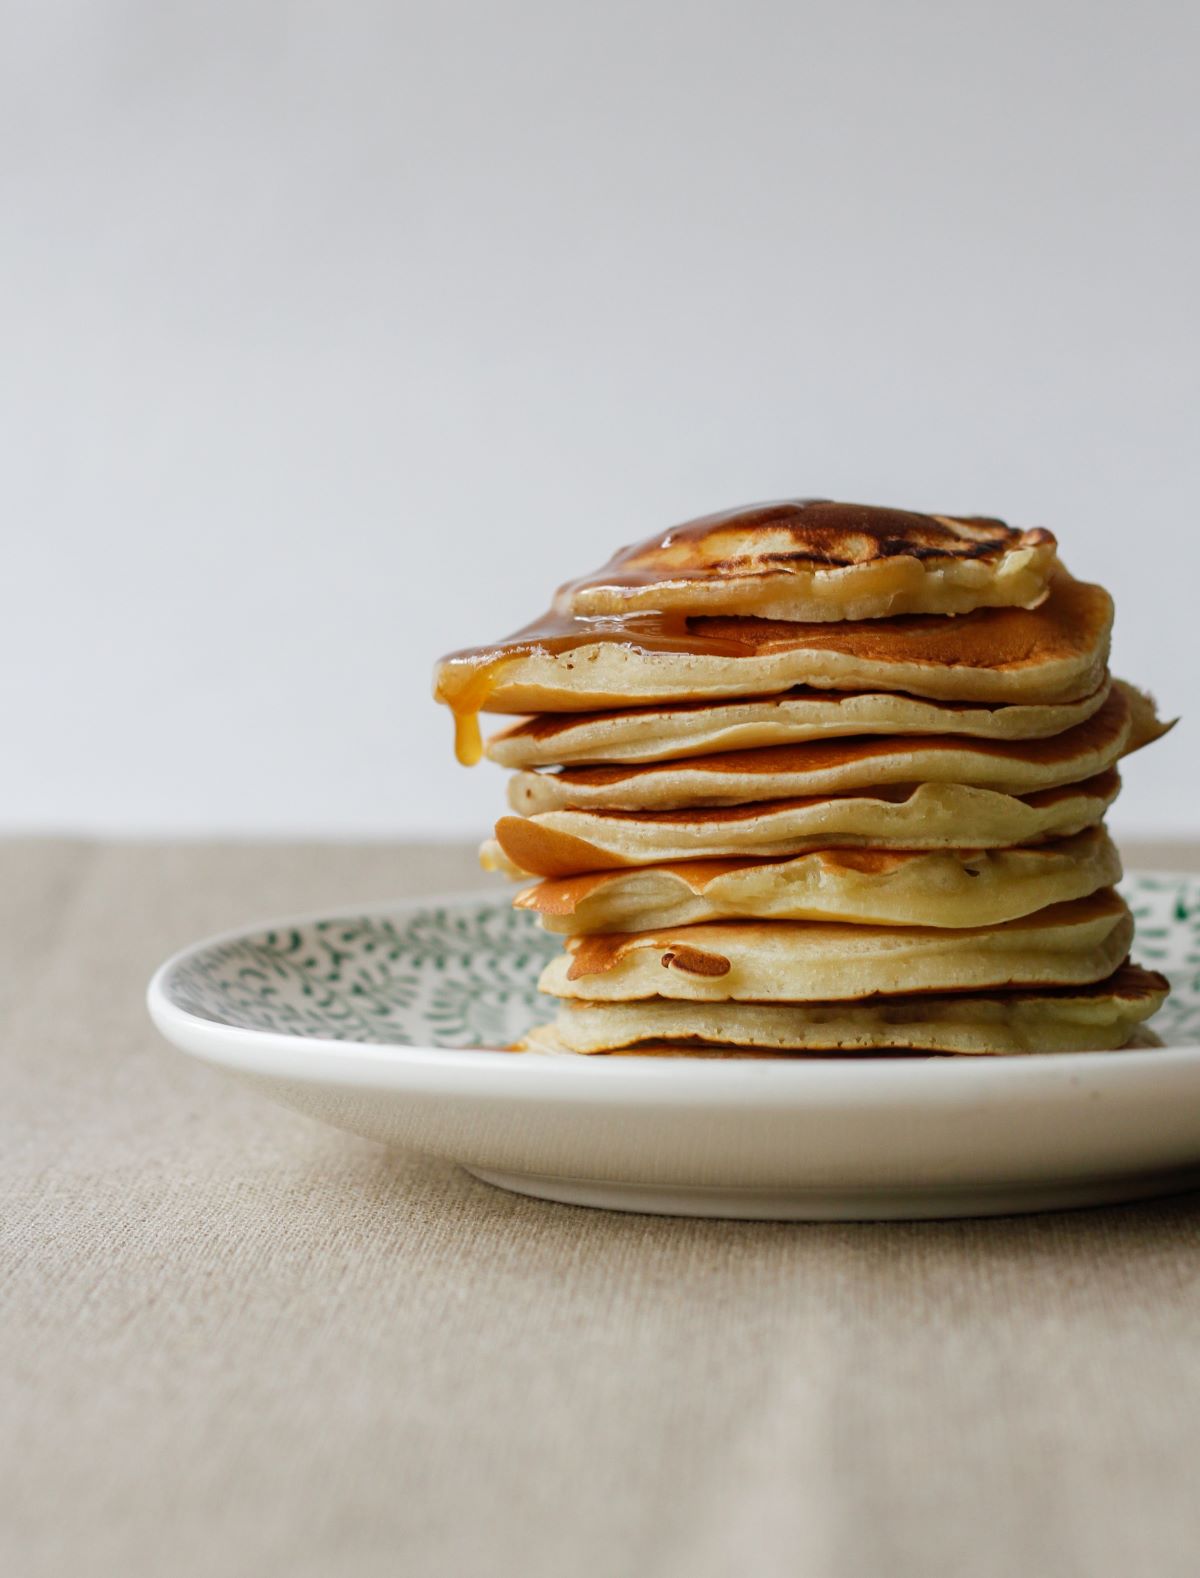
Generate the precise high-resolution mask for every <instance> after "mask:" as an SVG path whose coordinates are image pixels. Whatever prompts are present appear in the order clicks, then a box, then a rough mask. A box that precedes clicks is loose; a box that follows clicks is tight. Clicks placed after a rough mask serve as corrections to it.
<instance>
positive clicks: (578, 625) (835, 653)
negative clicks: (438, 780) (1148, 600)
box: [434, 572, 1112, 765]
mask: <svg viewBox="0 0 1200 1578" xmlns="http://www.w3.org/2000/svg"><path fill="white" fill-rule="evenodd" d="M1111 619H1112V601H1111V599H1110V598H1109V597H1108V594H1107V593H1106V592H1104V591H1103V590H1102V588H1100V587H1097V586H1091V585H1089V584H1087V583H1086V582H1081V581H1075V580H1073V579H1072V578H1071V577H1070V576H1068V575H1066V574H1065V572H1062V573H1060V574H1058V575H1057V576H1056V577H1055V579H1054V582H1053V583H1052V586H1051V591H1050V595H1049V597H1048V598H1047V599H1046V601H1045V602H1044V603H1043V604H1041V605H1040V606H1039V607H1038V608H1036V609H1023V608H980V609H976V610H975V611H974V612H972V613H968V614H962V615H959V616H957V617H955V618H947V617H945V616H944V615H938V614H908V615H902V616H899V617H897V618H894V619H888V620H871V619H865V620H848V621H840V622H833V623H829V622H820V621H814V622H799V621H798V622H792V621H787V620H778V619H754V618H748V617H744V616H740V615H720V616H708V615H705V616H695V615H687V614H685V613H683V612H681V611H679V610H672V611H670V612H666V613H657V612H631V613H627V614H621V615H599V616H580V615H572V614H568V613H563V612H560V611H558V610H556V609H551V610H550V611H549V612H548V613H547V614H545V615H544V616H543V617H542V618H541V619H540V620H535V621H534V622H533V623H532V624H529V625H526V626H525V627H524V628H523V629H522V630H518V631H517V632H516V633H515V634H514V635H512V636H508V637H506V638H504V639H503V640H501V641H497V642H493V643H491V644H490V645H487V646H481V647H468V648H464V649H462V650H460V651H457V652H452V653H450V654H449V655H448V656H446V657H445V658H443V659H442V660H441V662H440V663H439V664H438V667H437V672H436V675H435V686H434V695H435V698H436V699H437V700H438V701H441V702H444V703H445V704H446V705H447V706H449V707H450V709H451V710H452V711H453V713H454V715H455V720H456V742H457V749H458V754H459V759H460V760H461V761H463V762H465V763H467V764H468V765H470V764H473V763H474V762H477V761H478V760H479V759H480V757H481V755H482V749H483V747H482V740H481V738H480V734H479V726H478V714H479V713H480V712H486V711H493V712H497V711H498V712H505V711H509V712H511V711H516V712H525V711H530V710H546V711H587V710H592V709H594V708H596V707H597V706H607V705H624V704H625V703H626V701H627V699H628V700H633V699H641V700H643V701H646V700H655V699H661V700H688V699H698V698H693V697H691V696H689V695H688V694H686V693H683V694H681V692H680V690H679V688H678V682H677V681H676V682H675V684H674V687H673V685H672V680H671V676H670V675H669V674H666V675H664V676H663V677H662V678H663V683H661V684H660V685H658V686H657V687H656V689H655V693H654V694H653V695H648V696H642V697H640V698H625V697H622V696H615V697H614V696H612V695H610V694H608V693H607V692H602V693H599V694H598V693H597V692H596V690H595V689H594V688H591V689H589V682H588V665H589V662H590V661H591V660H592V659H593V658H594V657H595V655H596V654H597V653H598V652H599V651H601V650H603V649H604V648H606V647H613V646H616V647H620V648H624V649H626V650H627V651H628V652H629V653H631V654H638V655H645V656H647V657H648V658H649V659H650V660H651V661H653V660H654V659H656V658H659V657H663V656H679V657H683V658H694V657H711V658H717V659H729V660H731V661H732V662H734V663H737V662H739V661H741V660H744V659H754V658H776V657H787V656H788V655H790V654H792V653H801V654H803V655H804V659H805V660H807V658H808V655H809V654H812V657H813V660H814V661H819V659H820V658H821V656H822V655H826V654H828V655H831V656H832V657H833V658H838V657H841V658H849V659H852V660H855V661H861V662H865V663H869V664H875V665H878V666H879V667H880V669H881V671H882V672H881V673H880V674H878V675H876V676H875V677H874V682H875V683H877V684H883V685H885V686H886V683H887V680H886V670H887V669H888V668H889V667H892V666H894V667H895V668H896V669H897V671H898V672H899V671H900V670H903V674H904V682H903V683H895V682H893V684H892V687H891V688H893V689H897V690H902V689H909V690H911V689H913V688H914V682H913V678H912V673H913V671H914V670H915V671H924V672H928V673H931V674H936V673H937V672H938V671H940V672H941V673H943V674H944V673H946V672H948V671H949V670H967V671H969V672H970V673H971V674H972V675H975V676H978V678H979V679H980V680H981V681H982V680H983V679H987V678H989V677H990V676H993V675H995V674H997V673H1001V674H1003V673H1011V672H1014V671H1017V672H1019V671H1025V670H1029V669H1036V668H1038V666H1039V665H1042V664H1050V663H1055V662H1060V661H1063V660H1064V659H1065V660H1070V661H1072V662H1074V661H1075V660H1079V661H1080V662H1084V661H1086V662H1087V663H1088V664H1089V666H1090V669H1095V670H1096V672H1090V671H1089V672H1087V673H1085V674H1084V681H1083V682H1081V684H1080V686H1079V687H1077V689H1078V694H1079V695H1081V696H1082V695H1086V694H1088V693H1089V692H1090V691H1091V690H1093V689H1094V688H1095V686H1096V685H1097V684H1098V683H1099V680H1100V677H1101V674H1102V672H1103V665H1104V661H1105V659H1106V656H1107V636H1108V630H1109V627H1110V625H1111ZM576 654H578V656H577V657H576ZM538 657H540V658H545V659H549V660H551V661H552V662H553V663H554V665H555V680H554V686H555V690H554V695H553V696H552V698H551V699H550V702H549V703H547V702H546V700H545V698H544V695H543V694H539V695H537V696H534V695H532V694H531V692H541V693H544V691H545V682H543V681H535V682H533V683H532V684H528V683H527V684H526V685H525V687H524V688H521V687H520V686H519V685H518V687H517V688H516V690H515V691H514V693H513V694H510V695H505V694H503V691H502V688H503V685H504V683H505V674H506V671H510V672H511V671H513V670H514V669H516V668H518V667H519V666H520V665H521V664H522V662H523V660H526V659H534V658H538ZM560 664H561V666H559V665H560ZM749 677H750V676H748V678H749ZM803 680H804V676H802V675H794V676H792V677H791V678H789V679H788V680H787V682H786V685H792V684H796V683H802V682H803ZM835 683H836V682H835ZM786 685H785V687H784V688H786ZM730 686H731V688H728V689H722V691H721V693H722V694H728V695H737V694H751V693H753V691H754V689H755V688H756V686H755V684H753V683H751V684H749V685H748V684H746V683H744V682H742V681H741V680H740V677H738V676H736V674H735V675H734V677H733V678H732V679H731V681H730ZM852 688H855V689H861V688H862V687H861V686H859V685H856V686H853V687H852ZM709 694H715V693H714V692H712V691H711V690H710V691H709ZM972 699H975V698H972ZM978 699H981V700H987V699H994V698H992V697H989V696H981V697H980V698H978Z"/></svg>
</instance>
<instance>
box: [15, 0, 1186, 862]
mask: <svg viewBox="0 0 1200 1578" xmlns="http://www.w3.org/2000/svg"><path fill="white" fill-rule="evenodd" d="M1198 67H1200V8H1198V7H1197V6H1196V5H1195V4H1193V3H1190V0H1178V3H1162V0H1160V3H1155V0H1142V3H1140V4H1138V5H1136V6H1134V5H1130V4H1128V3H1127V0H1122V3H1120V4H1115V3H1111V0H1091V3H1085V0H1080V3H1070V0H1004V3H995V4H972V3H970V0H947V3H920V0H917V3H914V0H870V3H861V0H833V3H828V4H813V3H803V0H801V3H788V0H729V3H712V0H699V3H685V0H674V3H661V0H658V3H655V0H636V3H626V0H606V3H605V4H603V5H600V4H595V5H585V4H579V3H564V0H558V3H554V0H549V3H540V0H512V3H509V4H486V3H473V4H464V3H447V0H437V3H428V4H412V3H408V4H405V3H403V0H388V3H379V4H373V3H363V0H352V3H351V0H329V3H327V4H316V3H310V4H300V3H293V4H282V3H268V0H217V3H214V0H188V3H183V4H178V3H177V4H173V5H167V6H164V5H162V4H160V3H158V0H75V3H61V0H27V3H17V4H15V5H14V4H12V3H10V4H9V5H7V6H6V7H5V8H4V10H3V12H2V13H0V78H2V80H0V199H2V201H0V227H2V230H0V235H2V238H3V248H2V252H3V281H4V283H3V290H2V292H0V505H2V508H3V515H2V517H0V518H2V520H3V574H2V579H0V598H2V604H0V613H2V618H0V722H2V724H3V729H4V739H5V741H6V744H7V751H6V759H5V764H4V765H5V770H4V772H3V773H2V774H0V824H3V825H5V826H8V827H15V828H63V827H65V828H73V829H113V830H121V831H133V832H137V831H162V830H186V831H196V832H199V831H204V830H244V831H257V830H269V831H279V832H296V831H320V832H331V831H332V832H345V833H378V832H400V831H409V832H412V831H420V832H430V833H432V832H446V831H450V832H462V833H466V832H474V831H478V830H480V829H482V827H483V826H484V824H485V823H487V822H488V821H489V820H490V818H491V817H492V815H493V814H494V813H495V811H496V809H497V806H498V803H499V800H500V797H501V788H502V781H501V776H500V774H499V773H498V772H497V771H496V770H495V769H491V768H481V769H477V770H476V771H475V772H474V773H467V772H465V771H463V770H462V769H460V768H458V767H457V766H456V765H455V763H454V762H453V760H452V756H451V749H450V734H451V730H450V722H449V719H448V717H447V716H446V715H444V714H443V713H442V712H441V711H440V710H439V709H435V708H434V707H433V706H432V704H431V703H430V702H429V701H428V684H429V671H430V666H431V664H432V661H433V659H434V658H435V657H436V656H437V655H438V654H439V653H440V652H442V651H444V650H446V649H448V648H451V647H456V646H460V645H464V644H467V643H470V642H473V641H475V640H476V639H482V638H486V637H489V636H494V635H498V634H501V633H503V632H505V631H507V630H509V629H511V628H513V627H514V626H515V625H517V624H519V623H523V622H524V621H525V620H526V619H527V618H528V617H530V616H531V615H533V614H534V613H536V612H538V611H539V610H540V609H541V608H542V607H543V606H544V605H545V603H546V601H547V598H548V594H549V592H550V591H551V589H552V588H553V586H554V585H555V584H556V583H557V582H559V581H560V580H562V579H564V578H565V577H566V576H567V575H568V574H572V573H578V572H580V571H583V570H585V569H587V568H590V567H592V566H593V565H594V564H596V563H598V562H600V561H601V560H603V559H604V558H606V557H607V555H608V552H609V550H610V549H611V548H613V547H615V546H616V545H617V544H618V543H621V542H625V541H628V540H630V539H633V538H636V537H639V536H642V535H645V534H647V533H649V532H650V531H652V530H655V529H657V528H659V527H662V526H665V525H668V524H670V523H672V522H674V521H677V520H681V519H684V518H686V517H688V516H690V515H694V514H697V513H700V512H703V511H706V510H709V509H715V508H718V507H722V506H725V505H729V504H733V503H738V502H743V501H747V500H752V499H758V498H770V497H776V496H780V495H787V494H794V493H809V494H811V493H821V494H830V495H835V496H842V497H849V498H855V499H862V500H866V501H871V502H882V503H896V504H900V505H908V506H912V507H915V508H922V509H924V508H936V509H942V510H951V511H954V510H958V511H980V512H987V513H995V514H1003V515H1005V516H1007V517H1009V518H1010V519H1012V520H1014V521H1017V522H1020V523H1023V524H1046V525H1049V526H1051V527H1052V528H1053V529H1054V530H1055V531H1056V532H1057V533H1058V534H1059V537H1060V540H1061V541H1062V542H1063V543H1064V545H1065V552H1066V556H1067V558H1068V560H1069V562H1070V564H1071V566H1072V567H1073V568H1074V569H1075V571H1076V572H1077V573H1080V574H1083V575H1086V576H1090V577H1095V578H1100V579H1103V580H1105V581H1107V582H1108V583H1110V584H1111V585H1112V587H1113V588H1114V590H1115V591H1116V593H1117V597H1118V608H1119V618H1118V636H1117V645H1116V652H1117V664H1118V668H1119V670H1120V672H1122V673H1125V674H1127V675H1128V676H1130V677H1131V678H1135V679H1137V680H1140V681H1142V682H1144V683H1147V684H1149V685H1150V686H1152V687H1153V688H1154V689H1155V690H1156V691H1157V692H1158V694H1159V696H1160V699H1161V700H1162V701H1163V702H1164V703H1165V705H1166V706H1167V707H1168V708H1171V709H1174V710H1181V711H1185V712H1189V713H1190V714H1191V717H1190V718H1189V719H1188V721H1187V722H1186V723H1185V725H1184V726H1183V727H1182V728H1180V729H1179V730H1177V731H1176V733H1175V734H1174V735H1173V736H1172V737H1171V739H1170V740H1168V741H1166V742H1165V743H1163V744H1162V745H1160V746H1158V747H1157V748H1156V749H1155V751H1154V752H1153V754H1152V755H1151V756H1147V757H1146V758H1143V759H1139V760H1136V761H1134V762H1132V763H1131V764H1130V767H1129V770H1128V773H1127V791H1126V796H1125V798H1124V799H1123V800H1122V802H1121V805H1120V808H1119V813H1118V816H1117V818H1116V820H1117V822H1118V825H1119V826H1120V827H1121V828H1123V829H1125V830H1127V831H1128V830H1137V831H1146V832H1151V831H1159V832H1162V831H1176V830H1181V829H1186V828H1189V827H1190V828H1194V829H1197V830H1200V812H1198V811H1197V805H1196V796H1195V786H1196V784H1197V782H1200V744H1198V741H1200V716H1198V709H1197V708H1196V705H1195V698H1194V692H1195V689H1196V681H1197V678H1198V677H1200V664H1198V662H1197V656H1196V653H1197V640H1198V633H1200V602H1198V597H1197V584H1198V580H1200V530H1198V526H1197V509H1198V503H1200V445H1198V443H1197V436H1198V435H1197V414H1198V406H1200V401H1198V397H1200V328H1198V320H1197V311H1196V306H1197V294H1198V281H1200V215H1198V211H1197V174H1198V171H1200V111H1198V109H1197V105H1198V103H1200V100H1198V97H1197V89H1196V81H1197V70H1198Z"/></svg>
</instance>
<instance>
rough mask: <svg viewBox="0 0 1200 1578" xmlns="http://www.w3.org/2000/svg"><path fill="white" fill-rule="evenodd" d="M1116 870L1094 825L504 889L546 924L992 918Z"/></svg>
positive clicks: (596, 926)
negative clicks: (1010, 838) (1020, 838)
mask: <svg viewBox="0 0 1200 1578" xmlns="http://www.w3.org/2000/svg"><path fill="white" fill-rule="evenodd" d="M1120 877H1121V862H1120V857H1119V856H1118V854H1117V851H1116V847H1115V845H1114V844H1113V842H1112V840H1111V839H1110V838H1109V836H1108V834H1107V833H1106V832H1105V830H1104V828H1103V827H1093V828H1088V829H1087V830H1086V831H1085V832H1082V833H1077V834H1076V835H1075V837H1074V838H1064V839H1055V840H1052V841H1051V842H1049V843H1045V844H1037V845H1034V846H1033V847H1032V848H1028V849H993V850H982V849H975V850H967V849H945V850H926V851H922V852H918V851H915V850H883V849H821V850H816V851H814V852H813V853H812V854H809V855H798V856H796V857H794V858H793V859H790V860H786V859H785V860H744V859H743V860H685V861H681V862H679V863H677V864H674V865H665V866H642V867H634V868H633V869H629V870H624V871H593V872H590V873H587V874H584V875H580V876H575V877H560V878H558V879H557V880H548V881H544V882H539V883H537V884H536V886H534V887H531V888H525V889H523V890H522V891H521V892H520V893H518V894H517V896H516V898H515V899H514V900H513V904H514V907H515V908H517V909H524V910H531V911H533V912H534V913H535V914H537V915H539V916H540V917H541V921H542V925H543V926H544V927H545V929H546V930H547V931H552V932H558V933H561V934H563V935H565V936H580V935H583V934H585V933H600V932H630V931H654V930H658V929H660V928H662V927H668V926H670V927H674V926H690V925H695V924H697V923H700V922H705V921H713V920H828V921H845V922H851V923H856V924H859V925H868V926H871V925H877V926H889V925H890V926H906V925H907V926H944V927H969V926H995V925H999V924H1000V923H1001V922H1003V921H1008V920H1015V919H1016V918H1017V917H1019V916H1021V915H1030V914H1032V913H1033V912H1034V911H1035V910H1039V909H1044V908H1046V906H1047V905H1050V904H1059V903H1062V902H1064V901H1066V900H1068V899H1076V898H1083V897H1085V896H1086V895H1087V894H1089V893H1094V892H1096V891H1097V889H1099V888H1104V887H1110V886H1111V885H1112V884H1113V883H1114V882H1118V881H1119V880H1120Z"/></svg>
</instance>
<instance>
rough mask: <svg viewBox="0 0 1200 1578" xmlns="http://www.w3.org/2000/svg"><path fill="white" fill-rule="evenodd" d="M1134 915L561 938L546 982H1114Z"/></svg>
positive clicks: (1076, 906) (756, 994)
mask: <svg viewBox="0 0 1200 1578" xmlns="http://www.w3.org/2000/svg"><path fill="white" fill-rule="evenodd" d="M1132 940H1133V916H1132V915H1131V914H1130V912H1129V907H1128V905H1127V904H1126V903H1125V901H1124V900H1123V899H1122V898H1121V897H1120V896H1119V895H1118V894H1117V893H1116V892H1115V891H1114V890H1113V889H1111V888H1106V889H1102V890H1101V891H1100V892H1099V893H1093V894H1091V895H1090V896H1089V897H1087V898H1084V899H1074V900H1072V901H1071V902H1070V903H1067V904H1054V905H1051V906H1050V907H1049V908H1048V909H1044V910H1039V911H1038V912H1037V913H1036V914H1034V915H1025V916H1022V917H1021V918H1020V919H1019V920H1012V921H1006V922H1005V923H1004V924H1003V925H1001V926H986V927H971V928H969V929H965V930H962V931H947V930H945V929H940V928H936V927H927V926H846V925H839V924H836V923H831V922H825V921H713V922H709V923H707V924H703V925H697V926H671V927H664V928H661V929H659V930H656V931H647V932H623V933H615V934H613V935H609V936H588V937H569V938H567V940H566V944H565V950H566V951H565V952H564V953H563V954H562V955H560V956H559V957H557V958H554V959H551V960H550V962H549V964H547V966H546V968H545V969H544V970H543V971H542V975H541V979H540V981H539V983H538V984H539V987H540V989H541V990H542V991H543V992H548V993H549V994H550V995H551V996H554V997H579V998H586V999H588V1000H589V1001H592V1002H597V1001H605V1002H630V1001H635V1000H637V999H640V998H646V997H670V998H687V999H690V1000H692V1001H701V1002H704V1001H707V1002H721V1001H724V1000H725V999H734V1000H735V1001H738V1002H791V1003H798V1002H825V1001H835V1000H841V999H845V998H855V999H857V998H863V997H873V996H876V995H877V994H879V993H885V994H891V995H907V994H909V993H913V992H918V993H919V992H951V991H972V990H978V989H983V988H986V989H988V990H991V989H994V988H1002V987H1010V986H1077V985H1082V984H1085V983H1087V982H1089V981H1099V980H1102V979H1103V978H1104V977H1105V976H1106V975H1111V974H1112V972H1113V971H1114V970H1115V969H1116V968H1117V966H1118V965H1119V964H1120V963H1121V961H1122V960H1123V959H1124V958H1125V957H1126V955H1127V954H1128V952H1129V945H1130V943H1131V942H1132Z"/></svg>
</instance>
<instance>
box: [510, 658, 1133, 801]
mask: <svg viewBox="0 0 1200 1578" xmlns="http://www.w3.org/2000/svg"><path fill="white" fill-rule="evenodd" d="M1132 725H1133V719H1132V714H1131V711H1130V707H1129V704H1128V702H1127V700H1126V698H1125V695H1124V692H1123V690H1122V689H1121V687H1120V686H1114V687H1113V689H1112V691H1111V692H1110V694H1109V697H1108V700H1107V701H1106V702H1105V704H1104V706H1103V707H1101V708H1100V710H1099V711H1098V712H1097V713H1095V714H1094V715H1093V716H1092V717H1090V718H1088V719H1087V720H1086V721H1085V722H1083V723H1080V724H1077V725H1076V726H1075V728H1073V729H1068V730H1066V731H1065V733H1063V734H1056V735H1053V736H1052V737H1051V738H1049V739H1044V740H979V739H966V738H962V737H961V736H955V735H912V736H904V735H901V736H898V737H897V736H869V735H868V736H858V737H853V738H850V739H844V740H812V741H809V742H808V743H806V744H803V745H772V746H764V747H762V748H761V749H758V750H749V751H724V752H718V753H715V754H713V755H709V756H695V757H688V758H687V759H685V760H682V761H672V762H663V763H658V764H653V765H646V766H639V765H633V766H605V767H567V768H564V769H562V770H561V771H560V772H554V773H551V772H545V771H532V772H522V773H516V774H515V775H514V776H513V778H512V779H511V780H510V782H509V788H508V800H509V804H510V805H511V806H512V808H513V810H514V811H517V812H519V813H520V814H522V815H524V816H536V815H538V814H540V813H542V812H546V811H561V810H568V809H592V808H597V809H604V810H617V811H673V810H681V809H684V808H687V807H691V806H722V805H747V804H750V803H751V802H754V801H759V800H785V799H791V798H794V797H796V796H804V795H818V794H848V793H850V792H851V791H853V790H855V789H870V788H876V787H880V786H882V785H885V784H901V783H903V784H913V783H956V784H971V785H976V786H978V787H980V788H988V789H999V790H1001V791H1003V792H1004V793H1006V794H1028V793H1032V792H1033V791H1034V790H1037V789H1052V788H1055V787H1056V786H1057V785H1059V784H1067V783H1079V782H1081V781H1082V780H1084V779H1086V778H1092V777H1095V775H1096V774H1097V773H1102V772H1106V771H1107V770H1108V769H1109V768H1110V767H1112V766H1114V765H1115V764H1116V762H1117V761H1119V760H1120V758H1121V757H1122V756H1123V755H1124V754H1125V752H1126V750H1127V749H1128V748H1129V747H1130V745H1131V743H1132Z"/></svg>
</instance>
